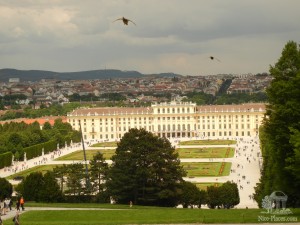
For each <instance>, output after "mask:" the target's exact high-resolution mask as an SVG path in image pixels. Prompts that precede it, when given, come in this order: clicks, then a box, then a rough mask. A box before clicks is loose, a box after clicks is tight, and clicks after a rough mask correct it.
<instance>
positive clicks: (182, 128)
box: [83, 124, 259, 133]
mask: <svg viewBox="0 0 300 225" xmlns="http://www.w3.org/2000/svg"><path fill="white" fill-rule="evenodd" d="M245 125H246V124H241V126H240V127H239V125H238V124H235V129H239V128H240V129H250V124H247V126H245ZM134 127H135V128H144V129H147V126H146V125H144V126H134ZM191 127H192V126H191V125H190V124H177V126H176V124H172V125H171V124H167V125H165V124H163V125H160V124H159V125H157V131H175V130H177V131H185V130H188V131H190V130H191ZM258 127H259V125H258V124H255V128H256V129H258ZM109 128H110V129H109ZM118 128H119V129H118V130H119V131H127V130H129V129H130V128H131V126H130V125H129V126H123V127H121V126H120V127H118ZM171 128H172V129H171ZM176 128H177V129H176ZM193 129H194V130H196V124H194V128H193ZM198 129H201V126H200V125H198ZM202 129H203V130H205V129H208V130H209V129H212V130H214V129H216V126H215V125H214V124H212V125H211V126H210V124H208V125H207V126H206V125H205V124H203V125H202ZM218 129H232V126H231V124H228V127H227V125H226V124H223V126H222V124H219V126H218ZM148 130H149V131H151V130H152V128H151V126H148ZM83 131H84V132H87V128H86V127H84V128H83ZM99 131H100V132H114V127H113V126H111V127H100V130H99ZM91 132H92V133H94V132H97V131H96V130H95V128H94V127H92V130H91Z"/></svg>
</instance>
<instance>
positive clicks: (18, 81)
mask: <svg viewBox="0 0 300 225" xmlns="http://www.w3.org/2000/svg"><path fill="white" fill-rule="evenodd" d="M8 82H9V83H20V78H9V79H8Z"/></svg>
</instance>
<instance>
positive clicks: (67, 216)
mask: <svg viewBox="0 0 300 225" xmlns="http://www.w3.org/2000/svg"><path fill="white" fill-rule="evenodd" d="M127 207H128V206H127ZM292 211H293V214H292V215H290V216H289V217H294V218H295V219H297V220H299V218H300V209H292ZM261 212H262V210H261V209H231V210H228V209H220V210H207V209H175V208H155V207H144V208H142V207H141V208H135V206H133V208H131V209H129V208H128V210H124V209H123V210H103V211H98V210H86V211H84V210H70V211H67V210H56V211H54V210H53V211H28V212H25V213H24V214H21V216H20V221H21V224H22V225H87V224H89V225H100V224H177V223H181V224H183V223H184V224H188V223H258V218H259V216H262V215H263V216H266V215H265V214H262V213H261ZM278 217H279V216H278ZM286 217H287V216H286ZM4 224H5V225H10V224H13V222H12V220H11V219H9V220H6V221H4Z"/></svg>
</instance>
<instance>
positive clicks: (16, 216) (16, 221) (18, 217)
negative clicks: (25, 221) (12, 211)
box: [13, 211, 20, 225]
mask: <svg viewBox="0 0 300 225" xmlns="http://www.w3.org/2000/svg"><path fill="white" fill-rule="evenodd" d="M13 221H14V225H20V216H19V212H18V211H17V212H16V215H15V216H14V218H13Z"/></svg>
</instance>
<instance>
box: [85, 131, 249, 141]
mask: <svg viewBox="0 0 300 225" xmlns="http://www.w3.org/2000/svg"><path fill="white" fill-rule="evenodd" d="M201 135H202V136H207V137H211V136H212V137H214V136H216V135H217V132H202V133H201ZM218 135H219V136H227V135H228V136H232V135H233V132H231V131H228V133H227V132H226V131H224V132H221V131H220V132H219V133H218ZM245 135H247V136H250V131H247V132H244V131H240V132H239V131H236V132H235V136H245ZM158 136H159V137H190V136H192V134H191V132H172V133H158ZM95 137H96V135H94V134H92V135H91V138H92V139H95ZM121 137H122V134H118V135H116V136H115V135H114V134H100V135H99V138H100V139H109V138H110V139H114V138H121ZM84 139H85V140H86V139H87V135H86V134H85V135H84Z"/></svg>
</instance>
